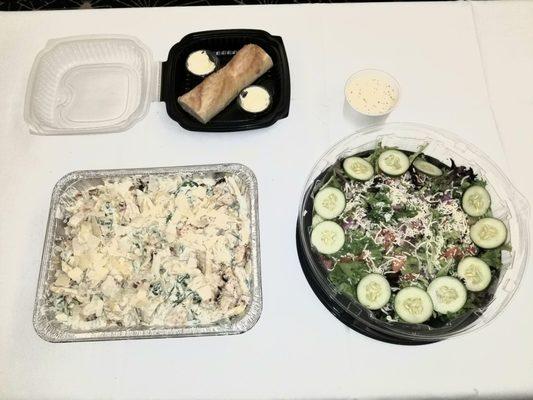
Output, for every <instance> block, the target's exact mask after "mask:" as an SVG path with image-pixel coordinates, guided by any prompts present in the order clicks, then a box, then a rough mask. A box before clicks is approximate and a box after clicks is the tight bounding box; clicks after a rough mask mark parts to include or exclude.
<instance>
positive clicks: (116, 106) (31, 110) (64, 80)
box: [24, 35, 160, 135]
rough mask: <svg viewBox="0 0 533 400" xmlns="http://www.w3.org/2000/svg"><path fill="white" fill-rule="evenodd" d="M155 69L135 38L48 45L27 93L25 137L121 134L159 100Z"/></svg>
mask: <svg viewBox="0 0 533 400" xmlns="http://www.w3.org/2000/svg"><path fill="white" fill-rule="evenodd" d="M159 68H160V64H159V63H154V62H153V61H152V55H151V52H150V50H149V49H148V48H147V47H146V46H144V45H143V44H142V43H141V42H140V41H139V40H137V39H136V38H134V37H129V36H119V35H114V36H90V37H87V36H85V37H69V38H64V39H58V40H51V41H50V42H48V44H47V46H46V48H45V49H43V50H42V51H41V52H40V53H39V55H38V56H37V58H36V60H35V63H34V66H33V69H32V71H31V74H30V79H29V83H28V88H27V91H26V105H25V110H24V116H25V119H26V121H27V122H28V124H29V126H30V132H32V133H36V134H43V135H54V134H56V135H57V134H72V133H102V132H118V131H123V130H126V129H128V128H129V127H130V126H132V125H134V124H135V123H136V122H137V121H139V120H140V119H142V118H143V117H144V116H145V115H146V113H147V112H148V107H149V105H150V102H151V101H152V100H154V99H157V98H158V97H159V90H158V83H159ZM152 85H155V88H154V87H152Z"/></svg>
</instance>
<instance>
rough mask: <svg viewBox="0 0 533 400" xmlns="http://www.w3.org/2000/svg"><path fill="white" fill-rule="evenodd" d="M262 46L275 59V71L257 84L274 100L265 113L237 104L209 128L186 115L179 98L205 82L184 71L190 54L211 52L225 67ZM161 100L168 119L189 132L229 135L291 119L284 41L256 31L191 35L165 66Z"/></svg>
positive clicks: (171, 53) (231, 105)
mask: <svg viewBox="0 0 533 400" xmlns="http://www.w3.org/2000/svg"><path fill="white" fill-rule="evenodd" d="M249 43H253V44H257V45H258V46H261V48H263V50H265V51H266V52H267V53H268V55H269V56H270V57H271V58H272V61H273V63H274V65H273V67H272V68H271V69H270V70H269V71H267V72H266V73H265V74H264V75H263V76H261V77H260V78H259V79H257V81H255V82H254V84H257V85H261V86H264V87H265V88H266V89H267V90H268V91H269V92H270V94H271V96H272V103H271V105H270V106H269V107H268V108H267V109H266V110H265V111H263V112H261V113H257V114H252V113H248V112H246V111H244V110H243V109H242V108H241V107H240V106H239V105H238V104H237V100H234V101H233V102H231V103H230V104H229V105H228V107H226V108H225V109H224V110H222V111H221V112H220V113H219V114H218V115H216V116H215V117H214V118H213V119H212V120H211V121H209V122H208V123H207V124H202V123H201V122H199V121H197V120H196V119H195V118H194V117H192V116H191V115H190V114H188V113H187V112H185V110H183V108H181V106H180V105H179V104H178V97H179V96H181V95H183V94H185V93H187V92H188V91H189V90H191V89H192V88H194V87H195V86H196V85H198V84H199V83H200V82H201V81H202V79H203V78H201V77H198V76H196V75H193V74H191V73H190V72H189V71H187V68H186V67H185V62H186V60H187V57H188V56H189V54H190V53H191V52H193V51H196V50H203V49H205V50H211V51H212V52H213V53H215V55H216V56H217V57H218V59H219V60H220V66H219V68H221V67H223V66H224V65H226V63H228V61H229V60H230V59H231V58H232V57H233V55H234V54H235V53H236V52H237V51H238V50H240V49H241V48H242V47H243V46H244V45H246V44H249ZM161 79H162V80H161V100H162V101H164V102H165V103H166V107H167V112H168V115H169V116H170V117H171V118H172V119H173V120H175V121H176V122H178V124H180V125H181V126H182V127H183V128H185V129H187V130H190V131H204V132H230V131H244V130H249V129H258V128H265V127H267V126H270V125H272V124H274V123H275V122H276V121H277V120H279V119H282V118H285V117H287V116H288V115H289V103H290V97H291V94H290V92H291V90H290V75H289V64H288V62H287V55H286V53H285V47H284V46H283V40H282V39H281V37H279V36H272V35H270V34H269V33H267V32H265V31H261V30H256V29H229V30H214V31H204V32H196V33H191V34H189V35H187V36H185V37H184V38H183V39H182V40H181V41H180V42H178V43H176V44H175V45H174V46H173V47H172V49H171V50H170V53H169V55H168V60H167V61H166V62H164V63H163V67H162V76H161Z"/></svg>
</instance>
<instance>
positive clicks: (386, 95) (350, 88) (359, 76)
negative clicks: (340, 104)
mask: <svg viewBox="0 0 533 400" xmlns="http://www.w3.org/2000/svg"><path fill="white" fill-rule="evenodd" d="M344 97H345V99H346V102H347V103H348V104H349V105H350V107H351V108H352V109H353V110H355V111H357V112H358V113H360V114H362V115H365V116H369V117H382V116H386V115H389V114H390V113H391V112H392V111H393V110H394V109H395V108H396V106H397V104H398V101H399V100H400V84H399V83H398V81H397V80H396V79H395V78H394V77H393V76H392V75H390V74H388V73H387V72H384V71H381V70H379V69H363V70H361V71H358V72H356V73H354V74H353V75H352V76H350V77H349V78H348V80H347V81H346V85H345V86H344Z"/></svg>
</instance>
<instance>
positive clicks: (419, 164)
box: [413, 158, 442, 176]
mask: <svg viewBox="0 0 533 400" xmlns="http://www.w3.org/2000/svg"><path fill="white" fill-rule="evenodd" d="M413 167H415V168H416V169H417V170H419V171H420V172H422V173H424V174H426V175H429V176H441V175H442V169H440V168H439V167H437V166H436V165H433V164H431V163H430V162H427V161H426V160H422V159H421V158H417V159H416V160H414V161H413Z"/></svg>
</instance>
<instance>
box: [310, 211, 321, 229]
mask: <svg viewBox="0 0 533 400" xmlns="http://www.w3.org/2000/svg"><path fill="white" fill-rule="evenodd" d="M321 222H324V218H322V217H321V216H320V215H318V214H315V215H313V219H312V220H311V227H313V228H314V227H315V226H317V225H318V224H320V223H321Z"/></svg>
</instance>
